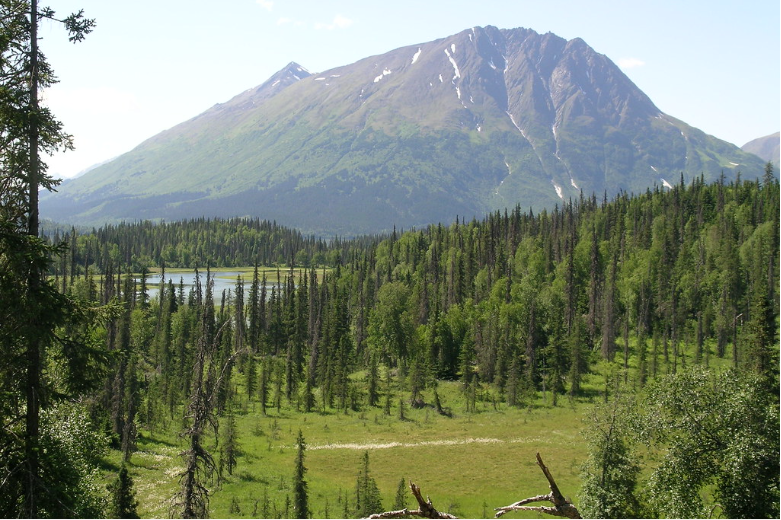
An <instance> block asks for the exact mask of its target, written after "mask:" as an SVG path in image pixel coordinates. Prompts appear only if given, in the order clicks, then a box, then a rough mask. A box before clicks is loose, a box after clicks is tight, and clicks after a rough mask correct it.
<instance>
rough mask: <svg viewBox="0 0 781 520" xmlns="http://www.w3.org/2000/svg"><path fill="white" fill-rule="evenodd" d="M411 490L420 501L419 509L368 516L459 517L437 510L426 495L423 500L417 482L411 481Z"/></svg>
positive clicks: (405, 509)
mask: <svg viewBox="0 0 781 520" xmlns="http://www.w3.org/2000/svg"><path fill="white" fill-rule="evenodd" d="M409 488H410V491H412V494H413V495H415V499H416V500H417V501H418V508H417V509H407V508H406V507H405V508H404V509H400V510H398V511H386V512H384V513H377V514H374V515H370V516H369V517H368V518H407V517H409V516H417V517H419V518H458V517H456V516H453V515H451V514H450V513H443V512H441V511H437V510H436V509H435V508H434V505H433V504H432V503H431V499H430V498H429V497H426V500H423V495H422V494H421V492H420V488H419V487H418V486H416V485H415V483H413V482H410V483H409Z"/></svg>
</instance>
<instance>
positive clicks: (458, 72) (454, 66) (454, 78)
mask: <svg viewBox="0 0 781 520" xmlns="http://www.w3.org/2000/svg"><path fill="white" fill-rule="evenodd" d="M455 46H456V45H455V44H453V45H452V47H451V48H453V49H455ZM453 52H455V50H454V51H453ZM445 54H447V59H448V60H450V64H451V65H453V71H454V72H455V75H454V76H453V81H455V80H456V79H457V78H460V77H461V71H460V70H458V63H456V60H455V59H453V56H451V55H450V52H448V50H447V49H445Z"/></svg>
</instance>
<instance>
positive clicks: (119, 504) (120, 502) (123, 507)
mask: <svg viewBox="0 0 781 520" xmlns="http://www.w3.org/2000/svg"><path fill="white" fill-rule="evenodd" d="M109 491H110V492H111V509H110V511H109V516H110V517H111V518H139V516H138V512H137V511H136V508H137V507H138V501H137V500H136V492H135V490H134V489H133V478H132V477H131V476H130V474H128V471H127V467H125V465H124V464H123V465H122V467H121V468H120V470H119V475H117V479H116V480H115V481H114V482H113V483H112V484H111V485H109Z"/></svg>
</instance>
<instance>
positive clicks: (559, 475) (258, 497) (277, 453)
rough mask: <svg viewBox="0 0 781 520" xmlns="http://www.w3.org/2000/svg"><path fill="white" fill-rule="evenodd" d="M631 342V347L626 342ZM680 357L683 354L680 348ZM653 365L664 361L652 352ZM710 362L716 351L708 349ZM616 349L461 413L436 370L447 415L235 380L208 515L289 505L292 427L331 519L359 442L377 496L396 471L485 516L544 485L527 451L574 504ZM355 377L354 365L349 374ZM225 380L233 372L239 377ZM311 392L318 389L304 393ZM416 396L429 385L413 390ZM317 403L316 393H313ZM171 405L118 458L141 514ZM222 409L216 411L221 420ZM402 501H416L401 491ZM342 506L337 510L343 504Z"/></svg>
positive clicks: (458, 394) (388, 488) (168, 488)
mask: <svg viewBox="0 0 781 520" xmlns="http://www.w3.org/2000/svg"><path fill="white" fill-rule="evenodd" d="M632 350H634V349H632ZM682 359H684V360H687V362H691V361H692V356H691V355H690V354H689V353H687V356H684V357H683V358H682ZM659 361H660V363H659V370H660V373H664V372H665V371H667V370H669V369H670V367H671V365H668V366H665V365H663V364H662V359H660V360H659ZM710 362H711V364H712V365H717V366H718V365H722V364H724V365H726V364H728V360H726V359H718V358H715V357H711V358H710ZM622 368H623V356H622V355H620V354H619V355H617V356H616V361H615V362H614V363H605V362H600V363H598V364H596V365H595V370H594V372H593V373H591V374H589V375H588V376H586V378H585V381H584V384H583V389H582V394H581V396H579V397H577V398H574V399H571V398H569V397H568V396H566V395H564V396H562V395H559V396H557V400H556V403H555V405H554V403H553V399H552V395H551V394H550V392H547V393H546V394H545V395H543V394H542V393H541V392H537V393H536V394H535V395H534V397H533V398H531V399H530V400H529V401H528V402H527V403H526V405H525V406H523V407H509V406H507V405H506V404H505V403H504V402H502V401H501V399H499V396H498V395H497V394H496V392H495V391H494V390H493V389H490V388H489V387H484V388H483V390H482V392H478V395H477V403H476V409H475V410H474V411H473V412H466V401H465V397H464V394H463V392H462V390H461V383H459V382H457V381H440V382H438V385H437V391H438V394H439V397H440V401H441V404H442V406H443V407H444V408H445V409H449V410H450V411H451V412H452V416H451V417H447V416H443V415H440V414H438V413H437V412H436V411H435V409H434V408H433V407H429V406H427V407H424V408H422V409H413V408H412V407H410V406H409V404H408V398H409V393H408V392H400V391H399V392H396V393H395V397H394V399H393V400H392V401H391V403H392V406H391V409H390V414H386V413H385V410H384V406H383V403H384V397H381V398H380V401H381V402H380V406H379V407H364V408H363V410H362V411H359V412H356V411H352V410H349V411H348V412H346V413H345V412H336V411H334V410H332V409H328V410H327V411H326V412H325V413H323V412H322V411H317V412H315V411H313V412H311V413H303V412H302V411H296V409H295V405H294V404H292V405H291V404H289V403H287V402H286V401H285V399H284V398H283V399H282V405H281V407H280V409H279V410H277V408H275V407H272V406H267V409H266V412H267V415H265V416H263V415H262V414H261V411H260V404H259V403H258V402H257V401H255V400H252V401H248V400H247V398H246V396H245V394H244V389H243V388H242V387H241V385H239V386H237V387H236V388H235V391H236V395H235V397H234V407H233V414H234V416H235V420H236V431H237V434H238V436H237V438H238V445H239V451H240V454H239V457H238V461H237V465H236V467H235V468H234V469H233V473H232V475H229V474H228V473H227V471H223V474H222V477H221V478H218V477H217V475H216V474H215V476H214V478H213V480H212V481H211V484H210V485H209V489H210V490H211V493H210V503H209V507H210V515H211V516H212V517H215V518H228V517H230V518H252V517H255V518H260V517H270V518H281V517H285V516H286V515H291V514H292V505H288V507H289V509H288V510H287V512H286V501H287V500H288V499H289V500H290V501H291V502H292V498H293V487H292V479H293V470H294V461H295V457H296V445H295V440H296V436H297V434H298V430H299V429H300V430H301V431H302V433H303V435H304V438H305V441H306V444H307V449H306V452H305V457H306V458H305V466H306V467H307V469H308V471H307V474H306V480H307V482H308V490H309V504H310V510H311V514H312V517H313V518H326V517H328V518H342V517H344V516H345V515H346V512H345V500H347V507H348V508H352V507H354V501H355V484H356V477H357V475H358V472H359V469H360V465H361V457H362V455H363V453H364V452H365V451H368V453H369V461H370V473H371V476H372V477H373V478H374V479H375V480H376V482H377V486H378V488H379V490H380V493H381V496H382V503H383V507H384V508H385V509H386V510H390V509H392V508H393V505H394V498H395V495H396V490H397V488H398V485H399V481H400V480H401V479H405V481H406V482H409V481H410V480H412V481H413V482H415V483H416V484H417V485H419V486H420V487H421V489H422V492H423V494H424V496H425V495H428V496H429V497H430V498H431V500H432V502H433V504H434V506H435V507H436V508H437V509H439V510H441V511H447V512H450V513H453V514H455V515H457V516H459V517H466V518H485V517H491V518H492V517H493V515H494V511H493V510H494V508H495V507H500V506H505V505H509V504H511V503H513V502H515V501H517V500H520V499H522V498H527V497H531V496H534V495H539V494H544V493H547V492H548V491H549V489H548V483H547V481H546V480H545V477H544V475H543V474H542V472H541V471H540V469H539V467H538V466H537V464H536V460H535V454H536V453H537V452H539V453H540V454H541V456H542V458H543V460H544V462H545V464H546V465H547V466H548V468H549V469H550V470H551V472H552V474H553V476H554V478H555V479H556V481H557V484H558V485H559V488H560V489H561V491H562V493H564V495H565V496H567V497H569V498H570V499H571V500H573V501H574V502H575V503H576V505H577V493H578V491H579V488H580V476H579V474H580V468H581V465H582V463H583V462H584V461H585V459H586V457H587V452H586V444H585V440H584V437H583V434H582V431H583V429H584V426H585V423H584V421H585V420H586V418H587V416H588V412H589V410H590V408H591V405H592V404H593V403H594V402H596V401H600V400H602V399H604V388H605V384H606V381H607V380H609V379H613V378H618V379H624V376H623V374H624V372H623V370H622ZM636 372H637V367H636V365H635V357H634V356H630V358H629V372H628V379H627V381H628V384H630V385H632V384H635V383H634V379H633V376H634V374H635V373H636ZM352 377H353V379H354V380H355V381H357V382H359V383H360V382H362V381H363V380H364V377H365V372H358V373H356V374H353V376H352ZM237 379H241V378H240V377H239V378H237ZM316 396H317V397H318V398H319V394H316ZM401 396H403V397H404V399H405V404H404V419H402V418H400V410H399V397H401ZM423 397H424V399H425V401H426V403H430V402H433V391H432V389H428V390H427V391H424V393H423ZM318 403H319V401H318ZM180 417H181V410H178V411H176V412H175V413H174V415H173V419H170V418H169V420H168V422H167V424H165V425H164V427H162V428H161V429H160V431H154V432H150V431H148V430H142V431H141V432H140V434H141V435H140V436H139V439H138V443H137V451H136V452H135V453H134V454H133V455H132V457H131V460H130V463H129V465H128V468H129V471H130V474H131V475H132V477H133V479H134V481H135V489H136V493H137V498H138V501H139V508H138V511H139V514H140V515H141V516H142V517H158V518H159V517H168V516H169V515H170V513H169V509H170V505H171V497H172V496H173V495H174V493H175V492H176V491H177V490H178V488H179V481H178V474H179V472H180V471H181V470H182V468H183V462H182V458H181V456H180V453H181V452H182V451H184V449H185V444H184V441H183V440H182V439H181V438H180V437H179V436H178V433H177V432H178V429H179V428H181V419H180ZM225 421H226V419H225V418H224V417H223V418H222V419H221V424H225ZM206 445H207V447H208V448H209V449H210V451H211V453H212V454H213V456H214V459H215V463H216V464H217V465H219V461H220V454H219V450H220V448H219V446H218V445H215V442H214V436H213V435H212V436H211V437H210V440H209V441H207V444H206ZM120 456H121V455H120V453H119V452H111V453H110V455H109V456H108V457H107V458H106V468H105V469H106V470H108V473H109V474H111V475H112V476H113V474H114V473H113V472H114V471H117V470H118V467H119V461H120ZM406 499H407V503H406V505H407V506H409V507H411V508H414V507H415V506H416V503H415V500H414V497H413V496H412V494H411V493H409V491H408V490H407V492H406ZM348 514H349V511H348ZM507 516H508V517H509V518H539V517H541V516H540V515H535V514H523V513H513V514H511V515H507Z"/></svg>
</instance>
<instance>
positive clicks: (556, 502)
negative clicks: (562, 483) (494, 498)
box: [495, 453, 581, 518]
mask: <svg viewBox="0 0 781 520" xmlns="http://www.w3.org/2000/svg"><path fill="white" fill-rule="evenodd" d="M537 465H538V466H539V467H540V469H541V470H542V472H543V474H544V475H545V478H546V479H548V485H549V486H550V493H548V494H547V495H537V496H534V497H530V498H525V499H523V500H520V501H518V502H516V503H514V504H511V505H509V506H505V507H497V508H496V509H495V511H496V515H495V517H496V518H499V517H501V516H502V515H504V514H505V513H509V512H511V511H537V512H539V513H545V514H547V515H551V516H560V517H563V518H581V516H580V512H579V511H578V509H577V508H576V507H575V506H574V505H572V502H570V501H569V500H567V499H566V498H564V495H562V494H561V491H559V486H557V485H556V481H555V480H554V479H553V475H551V473H550V471H549V470H548V468H547V467H546V466H545V464H544V463H543V462H542V457H540V454H539V453H537ZM545 501H547V502H550V503H552V504H553V507H550V506H527V505H525V504H530V503H533V502H545Z"/></svg>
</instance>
